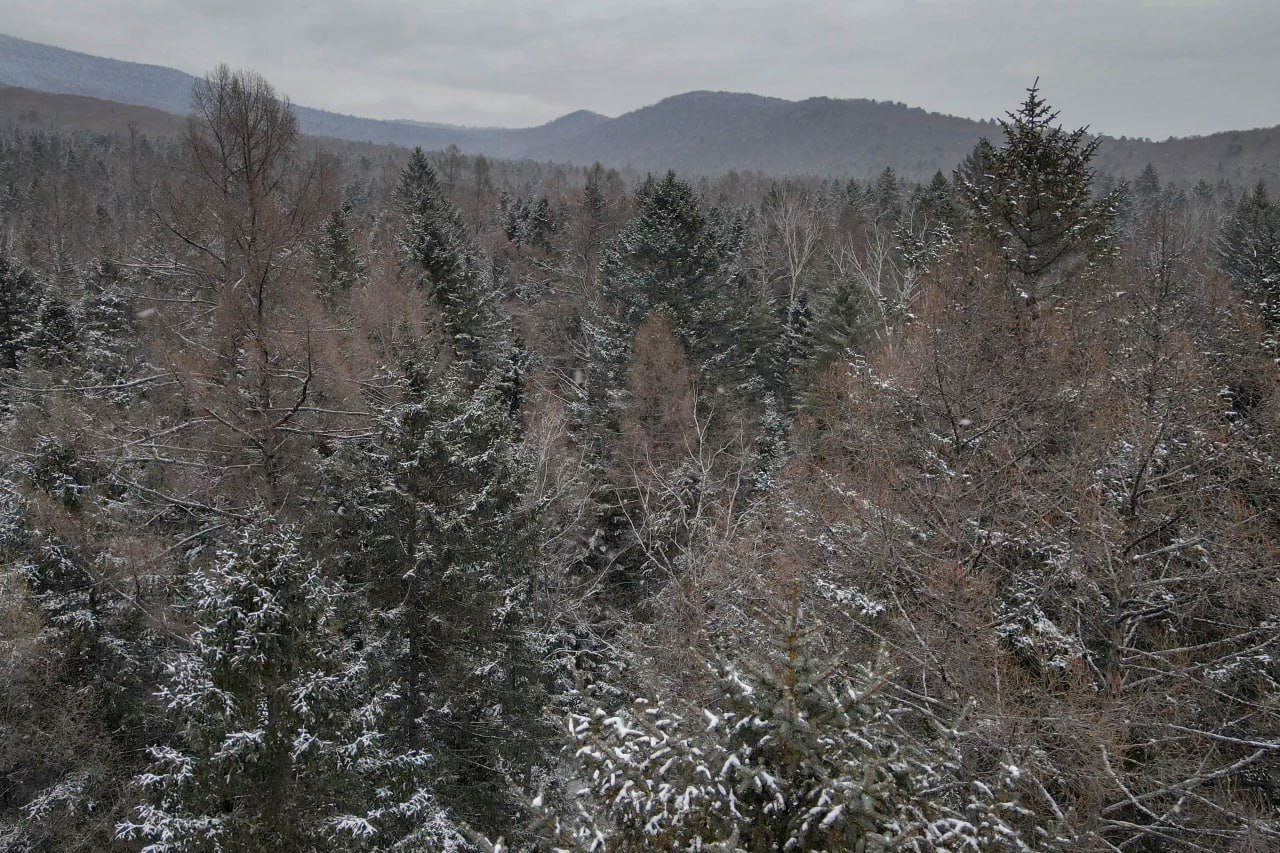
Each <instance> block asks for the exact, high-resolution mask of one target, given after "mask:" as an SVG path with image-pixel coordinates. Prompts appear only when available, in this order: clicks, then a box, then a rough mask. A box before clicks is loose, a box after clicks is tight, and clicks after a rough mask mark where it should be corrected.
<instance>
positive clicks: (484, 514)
mask: <svg viewBox="0 0 1280 853" xmlns="http://www.w3.org/2000/svg"><path fill="white" fill-rule="evenodd" d="M396 393H397V394H398V396H397V397H396V398H394V399H393V400H391V401H390V402H389V403H387V404H386V405H385V406H383V407H382V408H380V409H379V410H378V411H377V413H376V425H377V431H376V434H375V436H374V437H373V438H372V439H371V440H370V441H369V442H368V443H365V444H359V445H354V444H353V445H351V446H349V447H347V448H346V449H344V450H343V451H341V452H340V453H339V454H337V455H336V456H335V457H334V458H333V459H331V460H330V462H329V463H328V465H327V469H328V473H329V482H330V488H331V494H332V495H333V496H334V501H335V504H336V506H337V511H338V516H337V519H338V524H337V525H336V528H335V530H334V533H333V537H332V540H331V550H332V552H333V553H334V555H335V560H336V561H337V562H338V563H339V565H340V567H341V569H342V570H343V572H344V573H345V574H346V575H347V576H348V577H350V578H351V579H352V581H353V582H355V583H357V584H358V585H359V586H361V587H362V588H364V589H367V591H368V592H367V596H368V600H369V603H370V606H371V607H372V614H371V615H370V616H368V617H367V621H368V630H370V631H371V632H372V634H373V636H374V638H375V641H376V642H377V644H379V645H380V647H381V648H382V649H383V650H384V654H385V657H386V660H385V667H384V669H383V674H382V677H383V679H384V680H385V681H386V682H387V683H388V684H389V685H394V689H395V692H396V694H397V695H398V696H399V697H400V698H399V699H398V700H397V702H396V703H395V705H394V711H395V737H396V740H397V742H400V743H403V744H406V745H408V746H412V747H414V748H421V749H424V750H427V751H429V752H430V753H431V754H432V755H433V756H435V759H436V762H435V765H434V768H433V773H434V777H435V782H434V789H435V791H436V792H437V795H438V796H439V797H440V798H441V800H442V801H443V802H445V803H446V804H448V805H451V806H452V807H454V808H455V809H456V810H457V811H458V812H459V813H460V814H462V815H464V816H465V817H466V818H467V819H468V820H469V821H471V822H474V823H478V824H480V825H483V826H486V827H493V826H496V825H501V823H502V821H503V820H505V819H506V818H507V817H509V814H510V811H511V803H510V801H509V797H508V796H507V794H506V792H505V789H506V783H505V776H506V774H507V773H517V772H519V771H520V768H522V767H523V766H524V762H525V761H527V760H529V758H530V756H532V755H533V754H535V753H536V744H535V736H536V733H537V719H538V714H539V713H540V709H541V702H540V698H539V697H540V690H539V686H538V685H539V681H538V679H539V675H540V673H539V669H538V667H537V664H536V643H535V641H534V639H533V635H532V620H533V614H532V611H531V607H532V604H531V601H532V599H531V582H532V575H533V573H532V567H533V565H534V560H535V555H534V554H533V552H532V544H533V543H532V538H531V535H532V531H533V527H532V524H533V521H534V516H533V508H532V507H530V506H529V505H528V504H527V502H526V498H525V494H526V489H527V480H526V478H527V476H528V472H527V467H526V464H525V462H524V460H523V459H522V457H521V453H520V450H519V447H518V444H517V441H516V439H517V435H516V432H515V427H514V425H513V423H512V420H511V418H510V415H509V412H508V411H507V408H506V405H505V402H504V397H503V392H502V389H501V388H500V387H498V386H497V384H496V383H495V382H494V381H492V379H491V380H490V381H488V382H486V383H485V384H482V385H481V386H480V387H478V388H475V389H472V388H470V387H469V386H468V383H467V382H466V381H465V379H464V378H463V377H462V376H460V375H459V371H458V368H457V366H453V367H451V368H449V369H448V370H447V371H446V372H445V373H443V375H442V374H441V373H440V372H439V371H438V370H437V369H436V368H435V366H434V365H433V364H432V361H431V359H430V358H429V354H428V353H426V352H423V351H415V352H413V353H411V354H410V355H409V356H408V358H407V359H406V364H405V367H404V369H403V371H402V372H401V374H400V375H399V376H398V377H397V378H396Z"/></svg>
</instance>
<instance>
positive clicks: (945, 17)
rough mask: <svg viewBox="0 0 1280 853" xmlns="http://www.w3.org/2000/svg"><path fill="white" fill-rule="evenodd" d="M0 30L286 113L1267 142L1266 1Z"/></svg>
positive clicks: (1271, 16) (1277, 109)
mask: <svg viewBox="0 0 1280 853" xmlns="http://www.w3.org/2000/svg"><path fill="white" fill-rule="evenodd" d="M0 30H3V31H4V32H7V33H9V34H10V35H15V36H19V37H22V38H27V39H31V40H33V41H39V42H46V43H49V44H55V45H58V46H60V47H67V48H71V49H73V50H80V51H84V52H86V53H93V54H98V55H103V56H111V57H114V58H117V59H127V60H132V61H136V62H150V63H154V64H157V65H167V66H171V67H174V68H180V69H182V70H183V71H188V72H191V73H193V74H203V73H204V72H205V71H207V70H208V69H209V68H211V67H213V66H214V65H216V64H218V63H219V62H226V63H228V64H230V65H232V66H233V67H251V68H254V69H256V70H258V71H261V72H262V73H263V74H265V75H266V76H267V78H268V79H270V80H271V81H272V82H273V83H275V84H276V86H277V88H278V89H280V90H281V91H283V92H284V93H285V94H287V95H289V96H290V97H291V98H292V99H293V100H294V101H295V102H296V103H299V104H305V105H307V106H315V107H322V108H325V109H330V110H337V111H339V112H345V113H353V114H356V115H362V116H372V117H376V118H412V119H418V120H423V121H441V122H449V123H456V124H484V125H504V126H518V125H529V124H538V123H541V122H544V121H547V120H549V119H552V118H554V117H556V116H558V115H562V114H564V113H566V112H570V111H572V110H575V109H591V110H596V111H598V112H603V113H606V114H608V115H617V114H619V113H622V112H626V111H628V110H632V109H636V108H637V107H641V106H644V105H646V104H650V103H653V102H655V101H658V100H660V99H662V98H663V97H666V96H668V95H673V94H677V93H680V92H686V91H689V90H693V89H724V90H730V91H739V92H755V93H759V94H763V95H776V96H779V97H784V98H792V99H798V98H806V97H810V96H814V95H826V96H829V97H836V98H874V99H877V100H893V101H904V102H906V103H908V104H911V105H912V106H921V107H925V108H926V109H930V110H936V111H939V112H946V113H952V114H955V115H963V116H969V117H973V118H986V117H992V116H995V115H999V114H1002V113H1003V112H1004V111H1005V110H1006V109H1009V108H1011V107H1012V106H1013V105H1014V104H1016V102H1017V101H1018V100H1019V98H1020V97H1021V95H1022V93H1023V89H1025V88H1026V87H1027V86H1028V85H1029V84H1030V83H1031V81H1032V80H1033V79H1034V78H1035V77H1036V76H1037V75H1038V76H1039V77H1040V78H1041V87H1042V90H1043V92H1044V94H1045V96H1046V97H1047V98H1048V99H1049V101H1050V103H1052V104H1054V105H1055V106H1057V107H1058V108H1060V109H1061V110H1062V119H1063V121H1064V122H1066V123H1067V124H1072V125H1078V124H1090V125H1091V126H1092V127H1093V128H1094V129H1095V130H1098V131H1101V132H1106V133H1111V134H1116V135H1120V134H1125V135H1130V136H1150V137H1153V138H1157V139H1160V138H1164V137H1166V136H1169V135H1185V134H1190V133H1210V132H1213V131H1217V130H1228V129H1243V128H1251V127H1260V126H1270V125H1276V124H1280V83H1278V82H1277V81H1280V0H828V2H777V0H775V2H750V0H683V2H671V0H557V2H519V1H518V0H506V2H499V0H470V1H469V2H452V3H449V2H435V0H363V2H359V0H347V2H339V0H0Z"/></svg>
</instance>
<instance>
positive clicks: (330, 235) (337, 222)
mask: <svg viewBox="0 0 1280 853" xmlns="http://www.w3.org/2000/svg"><path fill="white" fill-rule="evenodd" d="M313 255H314V261H315V265H316V278H317V280H318V283H319V290H320V295H321V297H323V298H324V299H326V300H328V301H332V300H333V299H334V298H335V297H336V296H338V295H339V294H342V293H345V292H347V291H348V290H350V289H351V288H352V287H354V286H355V285H357V284H359V283H360V282H361V281H363V280H364V276H365V267H366V264H365V260H364V258H363V257H361V255H360V247H359V245H358V244H357V243H356V235H355V229H354V227H353V225H352V222H351V206H350V205H349V204H347V203H345V202H344V203H343V204H342V206H341V207H339V208H338V209H337V210H335V211H334V212H333V214H332V215H331V216H330V217H329V218H328V219H327V220H325V223H324V225H323V226H322V228H321V231H320V239H319V241H318V242H317V243H316V246H315V249H314V250H313Z"/></svg>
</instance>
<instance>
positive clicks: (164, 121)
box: [0, 86, 186, 136]
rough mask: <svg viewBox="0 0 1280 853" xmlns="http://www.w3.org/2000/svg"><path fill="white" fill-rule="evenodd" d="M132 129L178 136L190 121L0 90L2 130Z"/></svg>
mask: <svg viewBox="0 0 1280 853" xmlns="http://www.w3.org/2000/svg"><path fill="white" fill-rule="evenodd" d="M130 125H132V126H134V127H135V128H137V129H138V130H139V131H141V132H142V133H146V134H149V135H152V136H174V135H177V134H178V133H180V132H181V131H182V129H183V127H184V126H185V125H186V119H184V118H183V117H182V116H180V115H175V114H173V113H171V112H165V111H164V110H158V109H154V108H152V107H140V106H137V105H135V104H122V103H118V102H116V101H108V100H104V99H101V98H89V97H85V96H84V95H57V94H53V93H50V92H37V91H35V90H33V89H20V88H14V87H11V86H0V127H21V128H24V129H26V130H59V131H75V130H91V131H95V132H100V133H119V134H126V133H128V132H129V126H130Z"/></svg>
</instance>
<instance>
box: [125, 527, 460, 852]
mask: <svg viewBox="0 0 1280 853" xmlns="http://www.w3.org/2000/svg"><path fill="white" fill-rule="evenodd" d="M190 595H191V605H192V609H193V620H194V623H195V629H194V631H193V633H192V634H191V637H190V645H189V646H188V647H186V648H183V649H181V650H179V651H177V652H176V653H175V654H174V656H173V658H172V659H171V660H170V661H169V662H168V664H167V671H168V677H167V679H166V682H165V685H164V687H163V688H162V690H161V693H160V699H161V701H162V702H163V704H164V707H165V715H166V718H167V719H166V722H167V723H168V724H169V725H170V726H171V727H172V729H173V731H174V732H175V737H174V739H173V740H172V741H170V742H168V743H161V744H157V745H155V746H153V747H152V748H151V749H150V757H151V766H150V768H149V769H148V770H147V771H146V772H145V773H142V774H141V775H139V776H138V777H137V779H136V785H137V788H138V791H139V794H140V796H141V798H142V802H141V803H140V804H139V805H138V806H137V808H136V809H135V813H134V818H133V819H132V820H129V821H125V822H122V823H121V824H120V826H119V828H118V834H119V837H120V838H122V839H125V840H138V841H143V842H146V844H147V846H146V847H145V848H144V849H146V850H148V851H156V853H160V851H187V850H226V851H246V853H247V852H248V851H259V850H281V851H283V850H320V849H324V850H357V849H368V848H370V847H374V846H386V847H389V846H391V845H392V843H394V842H396V841H399V840H401V839H402V838H405V837H407V836H410V835H413V834H417V835H418V836H419V837H423V840H424V841H426V840H430V841H431V842H435V843H442V842H447V841H449V840H450V839H451V838H452V833H451V832H450V830H449V828H448V823H447V820H446V818H445V816H444V815H443V813H442V811H441V809H440V808H439V807H438V806H437V805H436V803H435V800H434V799H433V797H432V796H431V793H430V791H429V790H428V789H427V788H426V787H424V786H423V784H422V779H423V777H424V775H425V772H426V770H427V768H428V766H429V764H430V761H431V759H430V757H429V756H428V755H427V754H426V753H425V752H421V751H416V750H411V749H408V750H406V749H398V748H395V747H392V746H391V744H390V741H389V739H388V738H387V736H386V734H385V732H384V731H383V726H384V724H385V723H386V722H387V720H386V718H387V711H388V709H389V707H390V704H391V703H392V702H393V701H394V699H395V694H394V693H393V692H392V691H391V690H390V689H389V687H388V686H386V685H376V686H375V685H374V684H373V683H371V682H372V678H371V676H372V675H373V674H374V670H373V669H372V665H371V660H373V659H374V658H375V657H376V653H377V649H376V647H368V646H366V647H364V648H359V647H357V645H356V644H355V643H354V642H353V640H352V638H351V637H350V636H348V633H347V632H346V631H344V629H343V626H342V625H341V624H340V623H339V620H338V614H339V608H340V604H341V599H342V593H341V592H340V590H339V589H338V588H336V587H335V586H333V585H332V584H331V583H330V582H329V581H327V580H326V579H325V578H324V577H323V576H322V575H321V574H320V571H319V567H318V565H317V564H316V563H315V562H313V561H311V560H309V559H307V558H306V557H305V556H304V555H303V554H302V550H301V541H300V537H299V535H298V533H297V532H296V531H295V530H293V529H292V528H290V527H287V526H282V525H280V524H279V523H278V522H276V521H274V520H273V519H271V518H270V517H269V516H267V515H266V513H265V511H262V517H261V518H260V519H258V520H256V521H254V522H253V523H251V524H249V525H248V526H247V527H245V528H243V529H242V530H241V531H240V532H239V533H238V535H236V537H235V538H234V540H233V541H232V543H231V544H230V545H229V546H227V547H225V548H223V549H222V550H221V551H219V552H218V554H217V556H216V559H214V560H213V561H212V564H211V565H209V566H207V567H205V568H202V569H200V570H199V571H197V573H196V574H195V576H194V578H193V579H192V582H191V591H190Z"/></svg>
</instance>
